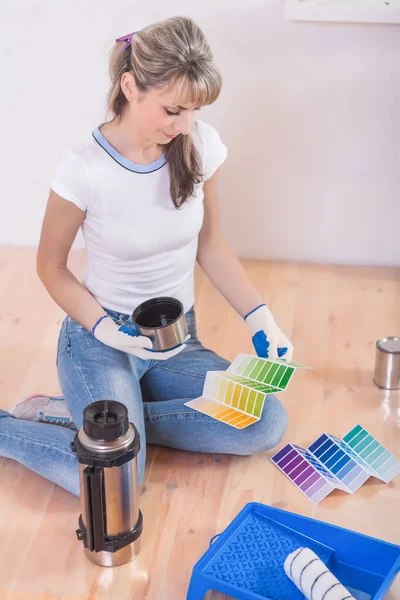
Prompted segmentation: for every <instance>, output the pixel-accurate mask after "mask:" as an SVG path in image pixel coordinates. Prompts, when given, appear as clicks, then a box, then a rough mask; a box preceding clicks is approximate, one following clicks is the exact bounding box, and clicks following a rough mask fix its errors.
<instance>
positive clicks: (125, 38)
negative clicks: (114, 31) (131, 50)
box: [115, 31, 137, 50]
mask: <svg viewBox="0 0 400 600" xmlns="http://www.w3.org/2000/svg"><path fill="white" fill-rule="evenodd" d="M135 33H137V31H134V32H133V33H128V34H127V35H123V36H122V37H119V38H117V39H116V40H115V41H116V42H117V44H118V43H119V42H126V43H125V45H124V47H123V48H122V50H126V49H127V48H128V46H130V45H131V43H132V36H133V35H135Z"/></svg>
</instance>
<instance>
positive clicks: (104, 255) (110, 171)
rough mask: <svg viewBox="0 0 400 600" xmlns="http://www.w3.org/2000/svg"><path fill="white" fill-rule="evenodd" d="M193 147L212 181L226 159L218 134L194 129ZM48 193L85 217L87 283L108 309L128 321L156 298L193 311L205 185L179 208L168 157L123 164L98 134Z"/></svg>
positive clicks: (73, 150)
mask: <svg viewBox="0 0 400 600" xmlns="http://www.w3.org/2000/svg"><path fill="white" fill-rule="evenodd" d="M192 136H193V141H194V144H195V146H196V148H197V149H198V151H199V153H200V156H201V160H202V166H203V171H202V172H203V173H204V181H206V180H207V179H209V178H210V177H211V176H212V175H213V173H214V172H215V171H216V169H217V168H218V167H219V166H220V165H221V164H222V163H223V161H224V160H225V159H226V156H227V148H226V146H225V145H224V144H223V143H222V141H221V138H220V136H219V134H218V132H217V131H216V129H215V128H214V127H213V126H212V125H210V124H208V123H205V122H204V121H202V120H199V119H197V120H195V121H193V127H192ZM51 188H52V189H53V190H54V191H55V192H56V193H57V194H59V195H60V196H62V197H63V198H65V199H66V200H69V201H70V202H73V203H74V204H76V206H78V207H79V208H80V209H81V210H84V211H86V215H85V219H84V221H83V224H82V233H83V237H84V240H85V244H86V248H87V253H88V266H87V270H86V273H85V274H84V276H83V279H82V283H83V284H84V285H85V286H86V287H87V289H88V290H89V291H90V292H91V294H92V295H93V296H94V298H95V299H96V300H97V302H99V304H100V305H101V306H103V307H104V308H109V309H112V310H115V311H118V312H120V313H125V314H130V313H131V312H132V311H133V310H134V309H135V308H136V306H138V304H140V303H141V302H144V301H145V300H148V299H150V298H154V297H157V296H172V297H174V298H177V299H178V300H180V301H181V302H182V304H183V307H184V310H185V312H187V311H188V310H189V309H190V308H191V307H192V306H193V304H194V301H195V297H194V267H195V263H196V254H197V245H198V234H199V231H200V229H201V226H202V222H203V214H204V211H203V197H204V194H203V183H200V184H197V185H196V186H195V191H194V194H193V195H192V196H191V197H190V198H189V199H188V200H187V201H186V202H185V203H184V204H183V205H182V207H181V208H179V209H177V208H175V205H174V203H173V201H172V198H171V195H170V193H169V188H170V177H169V168H168V164H167V160H166V158H165V155H164V154H163V155H162V156H161V157H160V158H159V159H158V160H156V161H154V162H152V163H150V164H148V165H139V164H136V163H133V162H131V161H129V160H127V159H126V158H124V157H123V156H122V155H121V154H119V152H118V151H117V150H116V149H115V148H114V147H113V146H111V145H110V144H109V143H108V141H107V140H106V138H105V137H104V136H103V134H102V133H101V132H100V131H99V127H97V128H96V129H95V130H94V131H93V132H92V137H91V139H89V140H88V141H87V142H84V143H81V144H75V145H74V146H72V147H70V148H68V149H67V150H66V151H65V153H64V155H63V157H62V159H61V161H60V164H59V166H58V168H57V171H56V174H55V177H54V179H53V181H52V183H51Z"/></svg>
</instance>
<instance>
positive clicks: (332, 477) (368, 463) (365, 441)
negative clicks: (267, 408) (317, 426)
mask: <svg viewBox="0 0 400 600" xmlns="http://www.w3.org/2000/svg"><path fill="white" fill-rule="evenodd" d="M271 460H272V462H273V463H274V464H275V465H276V466H277V467H278V468H279V469H280V470H281V471H282V473H284V475H286V477H288V479H290V480H291V481H292V482H293V483H294V485H295V486H296V487H298V488H299V490H300V491H301V492H302V493H303V494H305V495H306V496H307V497H308V498H309V499H310V500H311V502H313V503H314V504H317V503H318V502H320V501H321V500H323V499H324V498H325V497H326V496H327V495H328V494H329V493H330V492H331V491H332V490H334V489H340V490H343V491H344V492H348V493H349V494H354V492H356V491H357V490H358V489H359V488H360V487H361V486H362V484H363V483H365V481H366V480H367V479H369V477H371V476H374V477H377V478H378V479H381V480H382V481H385V482H386V483H389V481H391V480H392V479H393V478H394V477H396V475H398V474H399V473H400V461H399V460H398V459H397V458H396V457H395V456H393V454H391V453H390V452H389V451H388V450H386V448H385V447H384V446H382V444H380V443H379V442H378V440H376V439H375V438H374V437H373V436H372V435H371V434H370V433H368V431H367V430H366V429H364V427H362V426H361V425H356V427H353V429H352V430H351V431H349V433H347V434H346V435H345V436H344V437H343V439H339V438H337V437H335V436H334V435H330V434H329V433H323V434H322V435H321V436H320V437H319V438H318V439H317V440H316V441H315V442H313V443H312V444H311V445H310V446H309V447H308V448H302V447H301V446H296V444H287V445H286V446H285V447H284V448H282V449H281V450H279V452H277V453H276V454H275V455H274V456H272V458H271Z"/></svg>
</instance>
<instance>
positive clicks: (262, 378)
mask: <svg viewBox="0 0 400 600" xmlns="http://www.w3.org/2000/svg"><path fill="white" fill-rule="evenodd" d="M297 367H300V368H308V367H305V366H304V365H300V364H298V363H293V362H286V361H285V360H282V359H277V360H268V359H265V358H259V357H255V356H251V355H249V354H239V356H238V357H237V358H236V359H235V360H234V361H233V363H232V364H231V365H229V367H228V372H230V373H235V374H237V375H241V376H243V377H246V378H248V379H252V380H254V381H258V382H260V383H263V384H266V385H271V386H273V387H276V388H277V390H276V391H283V390H285V389H286V387H287V385H288V383H289V381H290V379H291V377H292V375H293V373H294V371H295V369H296V368H297Z"/></svg>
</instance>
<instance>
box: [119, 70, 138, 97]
mask: <svg viewBox="0 0 400 600" xmlns="http://www.w3.org/2000/svg"><path fill="white" fill-rule="evenodd" d="M121 89H122V91H123V93H124V95H125V98H126V99H127V100H128V102H131V101H132V100H136V101H137V100H138V95H139V90H138V89H137V87H136V81H135V76H134V75H133V73H130V72H129V71H126V72H125V73H123V74H122V77H121Z"/></svg>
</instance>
